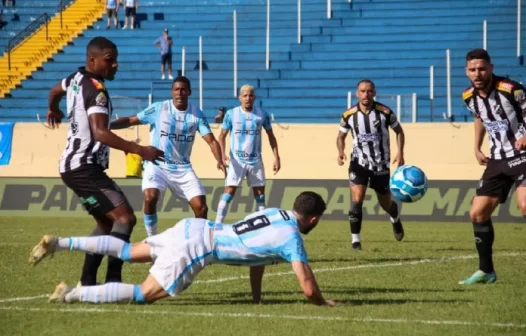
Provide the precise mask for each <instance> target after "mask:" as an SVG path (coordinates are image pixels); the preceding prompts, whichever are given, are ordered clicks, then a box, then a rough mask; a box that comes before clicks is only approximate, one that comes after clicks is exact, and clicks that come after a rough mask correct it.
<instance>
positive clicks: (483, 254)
mask: <svg viewBox="0 0 526 336" xmlns="http://www.w3.org/2000/svg"><path fill="white" fill-rule="evenodd" d="M473 233H474V235H475V246H476V247H477V251H478V253H479V269H480V270H481V271H482V272H484V273H491V272H494V271H495V269H494V268H493V257H492V255H493V241H494V240H495V231H493V223H492V222H491V219H488V220H487V221H484V222H478V223H477V222H473Z"/></svg>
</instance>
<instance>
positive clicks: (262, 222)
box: [232, 215, 270, 235]
mask: <svg viewBox="0 0 526 336" xmlns="http://www.w3.org/2000/svg"><path fill="white" fill-rule="evenodd" d="M269 225H270V220H269V219H268V218H267V216H265V215H261V216H256V217H253V218H250V219H247V220H245V221H242V222H239V223H236V224H234V225H232V227H233V229H234V232H235V233H236V234H238V235H242V234H243V233H247V232H251V231H255V230H258V229H261V228H263V227H265V226H269Z"/></svg>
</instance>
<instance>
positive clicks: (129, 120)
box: [110, 116, 141, 129]
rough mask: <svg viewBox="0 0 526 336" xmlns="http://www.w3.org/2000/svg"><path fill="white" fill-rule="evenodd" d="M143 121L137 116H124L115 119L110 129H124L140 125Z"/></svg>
mask: <svg viewBox="0 0 526 336" xmlns="http://www.w3.org/2000/svg"><path fill="white" fill-rule="evenodd" d="M140 124H141V121H140V120H139V118H137V116H132V117H122V118H119V119H117V120H114V121H112V122H111V123H110V129H123V128H128V127H131V126H137V125H140Z"/></svg>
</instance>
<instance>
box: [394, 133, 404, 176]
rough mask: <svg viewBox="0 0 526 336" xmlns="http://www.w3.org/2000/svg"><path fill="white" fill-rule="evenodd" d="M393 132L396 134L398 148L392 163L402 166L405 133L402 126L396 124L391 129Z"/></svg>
mask: <svg viewBox="0 0 526 336" xmlns="http://www.w3.org/2000/svg"><path fill="white" fill-rule="evenodd" d="M393 131H394V132H395V133H396V144H397V146H398V154H397V155H396V157H395V158H394V162H393V163H398V166H403V165H404V164H405V159H404V147H405V133H404V129H403V128H402V125H400V123H398V124H397V125H396V126H394V127H393Z"/></svg>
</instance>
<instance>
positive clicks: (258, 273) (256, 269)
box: [250, 265, 265, 303]
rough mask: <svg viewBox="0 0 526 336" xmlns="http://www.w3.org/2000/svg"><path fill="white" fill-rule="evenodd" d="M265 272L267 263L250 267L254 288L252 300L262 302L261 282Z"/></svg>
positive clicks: (251, 281)
mask: <svg viewBox="0 0 526 336" xmlns="http://www.w3.org/2000/svg"><path fill="white" fill-rule="evenodd" d="M263 273H265V265H259V266H251V267H250V288H251V289H252V301H254V303H260V302H261V283H262V281H263Z"/></svg>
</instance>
